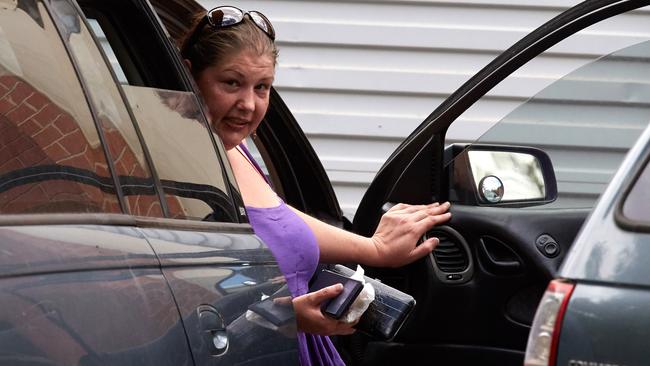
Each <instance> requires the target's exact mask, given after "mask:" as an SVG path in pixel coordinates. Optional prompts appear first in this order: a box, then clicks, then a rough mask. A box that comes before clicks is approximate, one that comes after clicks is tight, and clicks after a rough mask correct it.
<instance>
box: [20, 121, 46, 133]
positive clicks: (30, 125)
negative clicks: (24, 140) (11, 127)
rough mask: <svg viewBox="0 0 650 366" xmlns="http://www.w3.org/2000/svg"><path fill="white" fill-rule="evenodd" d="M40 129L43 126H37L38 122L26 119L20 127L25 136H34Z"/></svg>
mask: <svg viewBox="0 0 650 366" xmlns="http://www.w3.org/2000/svg"><path fill="white" fill-rule="evenodd" d="M42 129H43V126H41V125H39V124H38V122H36V121H34V120H33V119H28V120H27V121H25V123H23V124H22V125H20V130H21V131H22V132H23V133H24V134H25V135H27V136H34V135H36V134H37V133H39V132H41V130H42Z"/></svg>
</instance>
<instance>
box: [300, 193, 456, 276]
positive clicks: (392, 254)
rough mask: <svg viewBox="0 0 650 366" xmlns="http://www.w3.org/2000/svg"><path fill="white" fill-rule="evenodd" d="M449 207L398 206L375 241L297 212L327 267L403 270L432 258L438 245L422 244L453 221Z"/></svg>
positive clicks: (379, 228) (433, 240)
mask: <svg viewBox="0 0 650 366" xmlns="http://www.w3.org/2000/svg"><path fill="white" fill-rule="evenodd" d="M448 209H449V203H448V202H445V203H443V204H442V205H440V204H438V203H433V204H430V205H407V204H403V203H400V204H397V205H395V206H394V207H393V208H391V209H390V210H389V211H388V212H386V213H385V214H384V215H383V216H382V217H381V220H380V221H379V225H378V226H377V230H376V231H375V233H374V235H373V236H372V237H371V238H367V237H364V236H360V235H357V234H354V233H351V232H348V231H345V230H342V229H339V228H337V227H334V226H332V225H329V224H326V223H324V222H322V221H320V220H318V219H316V218H313V217H311V216H309V215H307V214H305V213H303V212H301V211H299V210H296V209H293V210H294V211H295V212H296V213H297V214H298V215H299V216H300V217H302V219H303V220H305V222H306V223H307V225H308V226H309V227H310V228H311V229H312V231H313V232H314V235H315V236H316V240H317V241H318V247H319V248H320V261H321V262H323V263H361V264H365V265H369V266H373V267H399V266H403V265H405V264H408V263H411V262H413V261H415V260H416V259H419V258H422V257H423V256H425V255H427V254H429V253H430V252H431V251H432V250H433V248H434V247H435V246H436V245H437V244H438V239H437V238H430V239H428V240H426V241H425V242H423V243H422V244H420V245H417V242H418V240H419V239H420V238H421V237H422V235H424V233H426V232H427V231H428V230H429V229H431V228H432V227H433V226H435V225H440V224H442V223H444V222H446V221H448V220H449V219H450V218H451V214H450V213H449V212H447V210H448Z"/></svg>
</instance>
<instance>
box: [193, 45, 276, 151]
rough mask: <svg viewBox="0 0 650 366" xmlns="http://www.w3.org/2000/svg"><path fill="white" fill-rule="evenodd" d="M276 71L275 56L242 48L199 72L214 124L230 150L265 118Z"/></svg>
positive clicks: (202, 90)
mask: <svg viewBox="0 0 650 366" xmlns="http://www.w3.org/2000/svg"><path fill="white" fill-rule="evenodd" d="M274 74H275V67H274V65H273V58H272V57H271V56H260V55H258V54H256V53H253V52H250V51H242V52H240V53H238V54H235V55H233V56H232V57H230V58H228V59H226V60H224V62H222V63H220V64H219V65H214V66H211V67H208V68H206V69H205V70H203V72H201V74H200V75H199V77H198V79H197V80H196V82H197V85H198V86H199V89H201V94H202V95H203V98H204V99H205V103H206V105H207V106H208V109H209V118H210V125H211V126H212V129H213V130H214V132H215V133H217V135H219V137H220V138H221V140H222V141H223V143H224V145H225V147H226V149H227V150H230V149H232V148H234V147H235V146H237V145H239V144H240V143H241V142H242V141H243V140H244V139H245V138H246V137H248V136H249V135H250V134H252V133H253V132H254V131H255V129H256V128H257V126H259V124H260V122H261V121H262V118H264V114H265V113H266V109H267V108H268V106H269V93H270V90H271V84H272V83H273V77H274Z"/></svg>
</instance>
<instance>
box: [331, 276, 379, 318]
mask: <svg viewBox="0 0 650 366" xmlns="http://www.w3.org/2000/svg"><path fill="white" fill-rule="evenodd" d="M363 273H364V272H363V268H361V266H359V265H357V270H356V272H354V274H353V275H352V276H350V278H353V279H355V280H357V281H361V283H363V289H362V290H361V292H360V293H359V296H357V298H356V299H355V300H354V302H353V303H352V305H350V308H349V309H348V311H347V312H346V313H345V314H343V316H342V317H341V319H339V320H340V321H342V322H345V323H354V322H356V321H357V320H359V319H360V318H361V315H363V313H364V312H365V311H366V310H367V309H368V306H370V303H371V302H373V301H374V300H375V288H374V287H372V285H371V284H370V283H369V282H368V283H367V282H366V281H365V279H364V277H363Z"/></svg>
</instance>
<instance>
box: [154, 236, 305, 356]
mask: <svg viewBox="0 0 650 366" xmlns="http://www.w3.org/2000/svg"><path fill="white" fill-rule="evenodd" d="M226 227H227V226H225V225H224V228H223V229H222V230H221V231H222V232H221V233H218V232H207V231H196V230H195V231H191V232H188V231H182V230H163V229H153V228H149V229H143V233H144V235H145V237H146V238H147V240H148V241H149V242H150V243H151V246H152V247H153V248H154V251H155V252H156V254H157V255H158V257H159V258H160V262H161V265H162V271H163V274H164V276H165V278H166V279H167V281H168V282H169V286H170V288H171V290H172V292H173V294H174V297H175V299H176V303H177V304H178V307H179V309H180V313H181V317H182V320H183V324H184V326H185V329H186V331H187V336H188V339H189V342H190V344H191V348H192V353H193V355H194V360H195V362H196V364H197V365H232V364H241V363H245V364H251V365H255V364H260V365H261V364H295V363H297V350H296V342H297V340H296V328H295V320H293V321H292V322H290V324H286V325H285V326H283V327H280V328H273V327H271V326H269V327H265V326H264V325H261V323H260V322H256V321H255V319H252V317H251V316H252V315H251V314H250V313H248V312H247V310H248V308H249V306H250V305H251V304H254V303H256V302H259V301H261V300H262V299H263V298H264V296H271V295H273V294H275V293H277V292H280V295H281V297H282V296H289V292H288V291H286V286H284V285H285V281H284V277H283V276H282V273H281V272H280V270H279V268H278V266H277V263H276V262H275V258H274V257H273V254H272V253H271V252H270V250H269V249H268V248H267V247H266V246H265V245H264V244H263V243H262V242H261V241H260V239H258V238H257V237H256V236H254V235H253V234H252V232H251V231H250V227H248V226H247V225H230V226H229V227H228V229H226ZM225 231H230V232H229V233H226V232H225ZM282 291H286V293H282ZM206 314H207V315H206ZM206 318H209V320H210V319H211V320H212V321H213V323H206V320H205V319H206ZM266 325H268V324H266ZM215 340H221V341H224V342H225V341H227V346H225V347H221V348H220V347H215V344H214V341H215Z"/></svg>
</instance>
